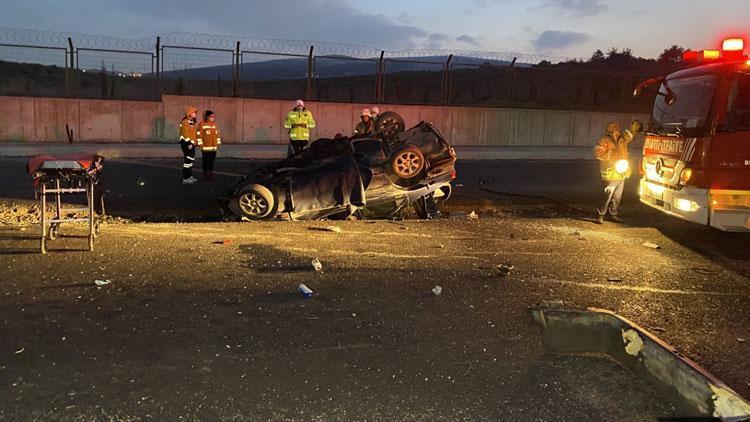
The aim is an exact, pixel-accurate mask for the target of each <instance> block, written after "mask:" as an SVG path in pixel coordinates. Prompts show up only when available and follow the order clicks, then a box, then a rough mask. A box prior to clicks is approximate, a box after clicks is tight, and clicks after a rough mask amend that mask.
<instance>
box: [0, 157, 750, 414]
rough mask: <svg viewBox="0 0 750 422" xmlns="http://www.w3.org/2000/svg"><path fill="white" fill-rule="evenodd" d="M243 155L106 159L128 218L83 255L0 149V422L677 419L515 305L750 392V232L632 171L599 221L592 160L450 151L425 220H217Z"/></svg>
mask: <svg viewBox="0 0 750 422" xmlns="http://www.w3.org/2000/svg"><path fill="white" fill-rule="evenodd" d="M247 164H248V163H247V162H245V161H240V160H236V161H233V160H223V161H220V162H219V163H218V168H217V170H219V171H220V172H221V173H222V176H221V178H220V180H219V181H218V182H216V183H214V184H207V183H200V184H198V185H194V186H183V185H181V184H180V183H179V178H180V176H179V171H180V164H179V161H178V160H177V161H176V160H126V161H109V162H107V167H106V169H107V170H106V171H107V187H108V190H109V193H108V196H107V208H108V213H109V214H111V215H114V216H117V217H119V219H117V220H111V221H110V222H109V223H108V224H106V225H105V226H104V227H103V230H102V236H101V237H100V238H99V239H98V241H97V244H96V248H95V251H94V252H84V251H81V249H82V248H83V247H84V244H85V242H84V241H83V240H82V239H80V238H77V237H75V236H76V235H79V234H81V231H80V229H78V228H76V227H70V228H65V227H63V229H62V232H61V237H60V239H58V240H56V241H55V242H53V243H51V244H50V249H51V251H50V253H49V254H48V255H46V256H40V255H38V254H37V253H36V248H37V246H38V239H36V230H37V228H36V226H35V225H34V224H31V223H32V221H33V214H29V213H28V211H29V209H31V210H32V211H33V192H32V190H31V185H30V180H29V179H28V176H25V175H23V165H24V161H23V160H20V159H4V160H0V177H2V180H4V181H6V182H5V183H3V184H1V185H0V204H2V209H0V221H1V222H3V223H4V224H2V225H0V280H2V283H0V321H2V322H1V323H0V339H2V340H0V419H7V420H35V419H36V420H47V419H61V420H81V419H83V420H89V419H115V420H142V419H157V420H161V419H191V420H194V419H204V420H471V421H473V420H532V419H533V420H654V419H655V418H657V417H669V416H675V413H674V410H673V409H672V407H671V405H670V404H669V403H667V402H665V401H664V400H662V399H660V398H659V396H658V395H657V394H655V392H654V391H653V390H652V389H651V388H650V386H648V385H646V384H645V383H643V382H642V381H640V380H638V379H637V378H635V377H634V375H633V374H631V373H630V372H628V371H626V370H624V369H623V368H621V367H618V366H617V365H615V364H614V363H612V362H611V361H608V360H606V359H599V358H596V357H590V356H578V357H568V356H556V355H551V354H548V353H546V352H545V351H544V348H543V345H542V342H541V335H540V333H539V329H538V327H536V326H535V325H534V324H533V322H532V320H531V316H530V313H529V309H528V308H529V307H531V306H534V305H536V304H538V303H539V302H541V301H544V300H557V299H560V300H563V301H564V302H565V303H566V306H568V307H571V308H585V307H589V306H595V307H600V308H606V309H610V310H613V311H615V312H618V313H619V314H621V315H623V316H625V317H627V318H629V319H631V320H633V321H635V322H637V323H639V324H641V325H643V326H644V327H646V328H647V329H649V330H651V331H652V332H654V333H656V334H657V335H658V336H659V337H661V338H662V339H664V340H666V341H667V342H668V343H670V344H672V345H673V346H675V347H676V348H677V349H678V350H679V351H680V352H681V353H682V354H683V355H685V356H687V357H689V358H692V359H693V360H695V361H696V362H698V363H700V364H701V365H703V366H704V367H705V368H707V369H708V370H709V371H711V372H713V373H714V374H715V375H717V376H718V377H719V378H721V379H722V380H723V381H725V382H727V384H729V386H731V387H733V388H734V389H735V390H736V391H738V392H739V393H740V394H742V395H744V396H745V397H748V396H750V383H749V382H748V379H750V361H748V359H747V358H746V357H747V356H748V355H749V354H750V344H748V342H747V341H748V340H750V329H749V328H748V327H750V283H749V282H750V278H748V274H750V265H749V263H750V248H748V245H749V244H750V241H749V240H748V238H747V237H746V236H744V235H740V234H727V233H722V232H718V231H715V230H712V229H709V228H705V227H700V226H696V225H693V224H690V223H686V222H682V221H678V220H675V219H672V218H669V217H666V216H661V215H659V214H658V213H656V212H654V211H652V210H650V209H647V208H646V207H645V206H641V205H639V204H638V203H637V202H636V199H635V186H634V183H632V181H631V183H630V184H629V185H628V189H627V192H626V197H625V206H624V216H625V217H626V218H627V222H626V223H625V224H614V223H607V224H606V225H604V226H597V225H594V224H592V223H591V221H590V218H591V217H593V213H592V212H591V211H592V210H593V208H594V207H595V203H596V201H597V198H598V195H599V191H600V189H601V187H600V182H599V181H598V180H597V167H596V163H591V162H578V161H569V162H544V161H523V162H514V161H497V162H492V161H485V162H481V163H479V162H468V161H464V162H460V163H459V166H458V172H459V178H458V180H457V181H456V195H455V196H454V198H452V199H451V200H450V201H449V202H448V203H447V204H446V209H445V210H444V211H445V214H446V216H447V218H444V219H440V220H436V221H417V220H410V219H406V220H404V221H376V222H369V221H346V222H292V223H290V222H264V223H224V222H221V221H220V216H219V213H218V210H217V209H216V207H215V204H216V197H217V196H218V194H219V193H220V192H221V191H222V190H223V187H224V185H225V184H226V183H228V182H229V181H231V180H232V175H233V174H238V173H242V171H243V168H246V166H247ZM471 211H476V213H478V215H479V219H476V220H474V219H469V218H467V217H466V216H465V215H466V214H467V213H469V212H471ZM331 225H335V226H337V227H339V228H340V229H341V232H340V233H336V232H332V231H328V230H327V227H328V226H331ZM646 241H648V242H653V243H656V244H658V245H659V246H660V247H661V249H651V248H647V247H644V246H643V245H642V244H643V243H644V242H646ZM315 258H317V259H319V260H320V261H321V263H322V265H323V269H322V271H320V272H316V271H314V269H313V268H312V264H311V261H312V260H313V259H315ZM499 264H512V265H513V266H514V267H515V269H514V270H513V271H512V272H511V274H510V275H509V276H507V277H501V276H500V275H498V272H497V269H496V266H497V265H499ZM95 280H109V281H111V283H110V284H107V285H104V286H97V285H96V284H95ZM300 283H304V284H306V285H307V286H309V287H310V288H311V289H312V290H313V291H314V292H315V295H314V296H313V297H312V298H310V299H304V298H302V297H300V295H299V294H298V293H297V292H296V288H297V286H298V285H299V284H300ZM438 285H439V286H441V287H442V292H441V294H440V295H435V294H434V293H433V292H432V289H433V288H434V287H435V286H438Z"/></svg>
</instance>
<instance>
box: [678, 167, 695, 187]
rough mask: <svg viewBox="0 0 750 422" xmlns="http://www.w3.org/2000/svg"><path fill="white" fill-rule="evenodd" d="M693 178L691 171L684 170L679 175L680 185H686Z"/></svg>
mask: <svg viewBox="0 0 750 422" xmlns="http://www.w3.org/2000/svg"><path fill="white" fill-rule="evenodd" d="M692 177H693V169H685V170H683V171H682V173H680V184H682V185H686V184H687V183H688V182H689V181H690V179H691V178H692Z"/></svg>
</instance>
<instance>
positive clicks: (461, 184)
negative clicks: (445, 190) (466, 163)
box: [456, 183, 464, 188]
mask: <svg viewBox="0 0 750 422" xmlns="http://www.w3.org/2000/svg"><path fill="white" fill-rule="evenodd" d="M456 187H457V188H462V187H464V184H463V183H457V184H456Z"/></svg>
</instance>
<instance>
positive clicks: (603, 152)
mask: <svg viewBox="0 0 750 422" xmlns="http://www.w3.org/2000/svg"><path fill="white" fill-rule="evenodd" d="M632 140H633V133H632V132H631V131H630V130H625V131H624V132H622V133H621V134H620V137H619V138H617V139H615V138H614V137H613V136H612V135H611V134H609V133H607V134H606V135H604V136H602V138H601V139H599V143H598V144H597V145H596V147H594V156H595V157H596V159H597V160H599V170H600V171H601V176H602V180H604V181H607V182H612V181H615V180H624V179H627V178H629V177H630V175H631V174H632V173H633V172H632V166H630V165H628V168H627V171H626V172H624V173H620V172H618V171H617V169H616V168H615V166H616V165H617V162H618V161H620V160H627V159H628V155H629V152H628V144H630V142H631V141H632Z"/></svg>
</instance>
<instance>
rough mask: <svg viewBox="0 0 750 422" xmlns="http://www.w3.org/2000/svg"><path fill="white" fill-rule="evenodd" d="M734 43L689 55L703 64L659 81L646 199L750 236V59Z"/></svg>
mask: <svg viewBox="0 0 750 422" xmlns="http://www.w3.org/2000/svg"><path fill="white" fill-rule="evenodd" d="M731 41H733V42H734V44H729V49H727V46H728V44H727V42H726V41H725V43H724V47H725V49H724V50H722V51H721V52H719V51H716V50H714V51H701V52H692V51H688V52H686V57H685V59H688V60H691V59H692V60H695V59H698V61H699V62H700V63H699V65H698V66H696V67H692V68H689V69H685V70H682V71H679V72H676V73H673V74H671V75H669V76H667V77H666V78H663V79H659V80H658V81H659V82H661V86H660V88H659V93H658V95H657V97H656V100H655V102H654V109H653V115H652V117H651V121H650V123H649V125H648V128H647V130H646V138H645V143H644V147H643V160H642V163H641V174H642V179H641V182H640V191H639V193H640V199H641V202H643V203H644V204H646V205H649V206H651V207H653V208H656V209H658V210H660V211H662V212H664V213H667V214H669V215H672V216H675V217H679V218H682V219H685V220H688V221H692V222H695V223H699V224H704V225H710V226H712V227H715V228H718V229H720V230H724V231H740V232H750V60H748V58H747V57H746V56H745V55H744V42H742V44H741V46H738V44H737V42H738V41H740V42H741V41H742V40H739V39H732V40H731Z"/></svg>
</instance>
